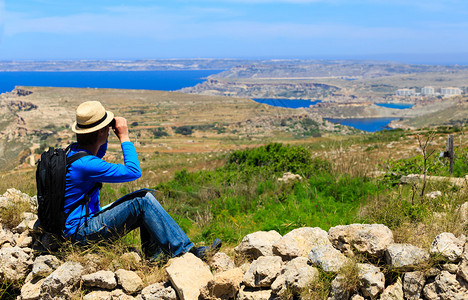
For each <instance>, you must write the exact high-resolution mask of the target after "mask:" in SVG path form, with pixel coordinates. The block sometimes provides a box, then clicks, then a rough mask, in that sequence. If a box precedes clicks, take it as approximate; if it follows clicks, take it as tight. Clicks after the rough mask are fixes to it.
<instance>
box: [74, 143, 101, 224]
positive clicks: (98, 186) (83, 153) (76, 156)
mask: <svg viewBox="0 0 468 300" xmlns="http://www.w3.org/2000/svg"><path fill="white" fill-rule="evenodd" d="M74 144H75V143H74ZM74 144H70V145H69V146H68V147H67V148H66V150H65V151H66V153H67V154H68V153H69V152H70V149H71V147H72V146H73V145H74ZM88 155H91V154H89V153H88V152H86V151H80V152H77V153H75V154H73V155H71V156H69V157H67V171H68V168H69V167H70V165H71V164H72V163H73V162H75V161H77V160H78V159H80V158H82V157H85V156H88ZM101 188H102V183H101V182H96V183H95V184H94V186H93V187H92V188H91V189H90V190H89V191H88V192H87V193H86V194H85V195H84V197H83V200H82V201H78V202H76V203H75V205H73V206H72V207H70V209H69V210H68V214H66V218H68V216H69V215H70V214H71V213H72V212H73V211H74V210H75V209H76V208H78V206H80V205H82V203H83V201H84V204H85V207H86V215H85V226H86V227H87V226H88V217H89V200H90V199H89V195H91V194H92V193H93V192H94V191H95V190H97V189H101Z"/></svg>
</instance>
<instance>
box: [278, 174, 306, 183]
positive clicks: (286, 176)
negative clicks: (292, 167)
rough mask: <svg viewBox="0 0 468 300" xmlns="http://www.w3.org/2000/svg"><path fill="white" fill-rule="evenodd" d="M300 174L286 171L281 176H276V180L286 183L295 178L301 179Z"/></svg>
mask: <svg viewBox="0 0 468 300" xmlns="http://www.w3.org/2000/svg"><path fill="white" fill-rule="evenodd" d="M301 179H302V176H301V175H299V174H293V173H291V172H286V173H284V174H283V177H281V178H278V182H284V183H287V182H289V181H296V180H301Z"/></svg>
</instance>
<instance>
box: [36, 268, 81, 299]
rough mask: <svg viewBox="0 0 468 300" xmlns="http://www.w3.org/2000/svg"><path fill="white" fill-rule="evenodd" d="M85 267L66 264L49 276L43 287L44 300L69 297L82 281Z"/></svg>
mask: <svg viewBox="0 0 468 300" xmlns="http://www.w3.org/2000/svg"><path fill="white" fill-rule="evenodd" d="M82 272H83V266H81V264H79V263H77V262H66V263H64V264H62V265H61V266H60V267H58V268H57V270H55V271H54V272H52V274H50V275H49V276H47V277H46V278H45V280H44V282H43V283H42V285H41V294H42V297H44V299H53V298H54V297H56V296H62V295H69V294H70V293H71V292H72V291H73V290H74V288H75V287H76V286H77V285H78V283H79V282H80V280H81V274H82Z"/></svg>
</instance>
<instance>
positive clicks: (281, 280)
mask: <svg viewBox="0 0 468 300" xmlns="http://www.w3.org/2000/svg"><path fill="white" fill-rule="evenodd" d="M307 262H308V259H307V258H305V257H297V258H294V259H293V260H291V261H289V262H287V263H286V264H285V265H284V266H283V267H282V269H281V272H280V275H279V276H278V277H277V278H276V279H275V281H274V282H273V284H272V285H271V289H272V290H273V292H275V293H276V294H278V295H282V294H283V293H284V292H286V290H287V289H289V290H290V291H291V292H292V293H293V294H296V295H297V294H299V293H300V292H301V290H302V289H304V288H305V287H306V286H307V284H309V283H310V282H311V281H313V280H315V279H316V278H318V276H319V272H318V270H317V269H316V268H314V267H312V266H310V265H308V263H307Z"/></svg>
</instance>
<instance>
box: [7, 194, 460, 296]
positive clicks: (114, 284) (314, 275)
mask: <svg viewBox="0 0 468 300" xmlns="http://www.w3.org/2000/svg"><path fill="white" fill-rule="evenodd" d="M18 202H24V203H26V204H27V205H30V206H31V207H32V209H33V210H34V209H35V206H36V200H35V199H34V198H31V197H29V196H27V195H26V194H23V193H21V192H20V191H17V190H15V189H10V190H8V191H7V192H6V193H5V194H4V195H3V196H1V197H0V207H3V208H4V207H7V206H9V205H14V204H15V203H16V204H17V203H18ZM459 212H460V214H461V215H462V216H461V217H462V220H463V222H467V221H468V202H467V203H465V204H464V205H462V207H461V208H460V210H459ZM36 221H37V216H36V215H34V214H32V213H25V214H24V215H23V221H22V222H21V223H20V224H19V225H18V226H16V227H14V228H8V227H6V226H5V225H0V281H2V282H4V283H5V282H6V283H13V284H17V285H18V284H20V285H21V286H20V287H19V290H20V293H21V295H19V296H18V298H17V299H23V300H26V299H28V300H34V299H79V298H81V297H83V299H142V300H147V299H174V300H175V299H242V300H247V299H280V298H282V299H290V297H292V296H293V295H297V296H301V297H302V298H304V299H322V298H323V295H322V296H320V295H319V294H317V293H318V291H320V290H321V289H323V287H324V286H325V287H326V289H329V297H330V298H329V299H336V300H344V299H353V300H358V299H415V300H416V299H427V300H441V299H442V300H445V299H447V300H448V299H460V300H461V299H466V298H467V296H468V243H466V237H465V236H463V235H462V236H459V237H455V236H454V235H453V234H451V233H448V232H443V233H440V234H439V235H438V236H436V238H435V239H434V241H433V243H432V245H431V247H430V249H421V248H418V247H415V246H412V245H409V244H398V243H395V242H394V239H393V234H392V231H390V230H389V229H388V228H387V227H386V226H384V225H381V224H352V225H346V226H336V227H332V228H330V229H329V231H328V232H326V231H324V230H322V229H320V228H317V227H316V228H311V227H304V228H298V229H295V230H292V231H291V232H289V233H288V234H286V235H284V236H281V235H280V234H279V233H277V232H276V231H269V232H263V231H259V232H254V233H251V234H249V235H247V236H245V237H244V239H243V240H242V242H241V243H240V244H239V245H238V246H237V247H235V249H234V250H235V252H236V253H237V255H239V256H241V257H243V259H242V260H240V261H239V260H237V264H236V263H235V262H234V260H233V258H231V257H229V256H228V255H226V254H225V253H222V252H219V253H217V254H215V255H213V256H212V257H210V258H209V259H207V260H206V261H203V260H200V259H198V258H196V257H195V256H194V255H192V254H190V253H187V254H185V255H182V256H180V257H177V258H173V259H171V260H169V262H168V263H167V264H166V265H165V266H164V267H162V268H163V270H164V272H165V276H164V279H163V280H162V281H159V282H150V283H148V282H146V283H144V282H143V280H142V278H141V276H140V275H139V272H138V270H136V269H132V268H131V267H129V268H125V267H122V265H119V264H116V265H113V266H111V267H108V268H104V269H99V268H97V267H96V266H97V265H98V264H97V263H96V261H99V259H100V258H99V257H96V256H95V255H93V254H92V253H88V254H86V259H85V261H86V264H83V263H80V262H77V261H73V260H67V261H64V260H63V259H62V258H61V257H60V256H56V255H54V254H55V252H48V251H45V250H46V248H47V249H51V248H52V244H51V239H50V236H49V235H47V234H41V232H40V231H38V229H37V222H36ZM122 256H125V257H126V259H130V260H134V261H141V259H142V258H141V257H140V256H139V255H138V254H137V253H136V252H128V253H124V254H123V255H122ZM154 268H158V267H157V266H155V267H154ZM140 274H141V273H140ZM324 276H328V278H329V281H328V283H327V282H324V281H323V278H324ZM0 292H1V290H0ZM327 293H328V292H327ZM326 297H327V296H325V298H326Z"/></svg>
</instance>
